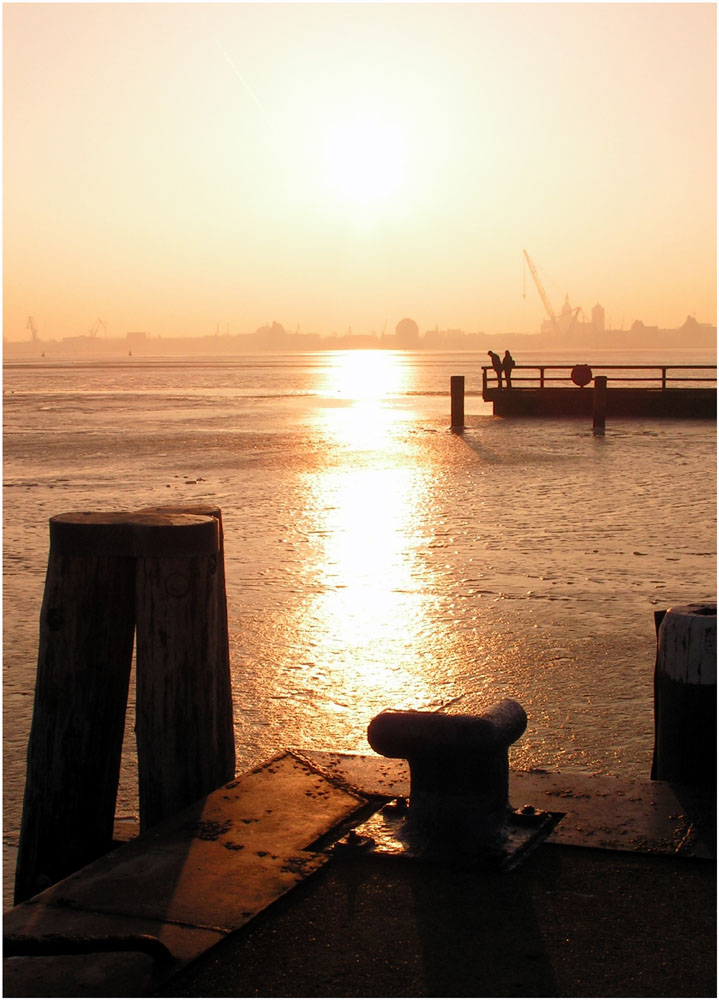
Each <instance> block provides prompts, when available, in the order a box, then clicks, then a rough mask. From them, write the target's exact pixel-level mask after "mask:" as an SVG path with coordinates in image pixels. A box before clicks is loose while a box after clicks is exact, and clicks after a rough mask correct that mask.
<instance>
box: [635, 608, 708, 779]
mask: <svg viewBox="0 0 719 1000" xmlns="http://www.w3.org/2000/svg"><path fill="white" fill-rule="evenodd" d="M716 610H717V609H716V604H689V605H686V606H684V607H676V608H670V609H669V610H668V611H667V612H666V613H665V614H664V615H663V616H662V614H661V613H657V614H656V615H655V619H656V623H657V633H658V634H657V662H656V667H655V670H654V759H653V761H652V773H651V776H652V778H654V779H658V780H661V781H676V782H679V783H681V784H685V785H700V786H703V787H705V788H710V789H713V790H714V791H716V778H717V769H716V768H717V758H716V738H717V727H716V683H717V645H716V643H717V639H716V628H717V619H716Z"/></svg>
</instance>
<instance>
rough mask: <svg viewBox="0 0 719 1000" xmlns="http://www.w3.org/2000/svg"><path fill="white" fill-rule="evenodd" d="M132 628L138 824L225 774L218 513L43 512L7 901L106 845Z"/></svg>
mask: <svg viewBox="0 0 719 1000" xmlns="http://www.w3.org/2000/svg"><path fill="white" fill-rule="evenodd" d="M135 628H136V629H137V684H138V691H137V725H136V730H137V742H138V773H139V784H140V823H141V828H142V829H146V828H147V827H148V826H152V825H153V824H154V823H156V822H158V821H159V820H161V819H164V818H165V817H167V816H168V815H170V814H172V813H175V812H177V811H178V810H179V809H181V808H183V807H184V806H185V805H188V804H189V803H190V802H193V801H195V800H196V799H198V798H201V797H202V796H204V795H206V794H208V793H209V792H211V791H214V789H215V788H217V787H219V786H220V785H223V784H225V783H226V782H227V781H229V780H231V779H232V778H233V777H234V767H235V751H234V733H233V724H232V691H231V684H230V670H229V652H228V635H227V603H226V596H225V578H224V556H223V548H222V517H221V512H220V511H219V509H217V508H215V507H201V508H198V507H195V508H189V509H188V508H184V509H182V510H177V509H174V508H164V509H156V510H149V511H141V512H136V513H110V514H97V513H86V512H82V513H71V514H61V515H58V516H57V517H53V518H51V519H50V555H49V559H48V572H47V579H46V583H45V594H44V597H43V605H42V611H41V616H40V644H39V653H38V671H37V681H36V691H35V709H34V714H33V722H32V729H31V734H30V740H29V744H28V767H27V780H26V788H25V800H24V806H23V817H22V823H21V831H20V846H19V854H18V864H17V870H16V884H15V902H16V903H18V902H22V901H23V900H25V899H28V898H29V897H30V896H32V895H35V894H36V893H37V892H39V891H41V890H42V889H44V888H46V887H47V886H48V885H52V884H53V883H54V882H57V881H58V880H59V879H61V878H64V877H65V876H67V875H69V874H71V873H72V872H74V871H77V870H78V869H79V868H82V867H84V866H85V865H86V864H88V863H90V862H91V861H93V860H95V858H97V857H99V856H100V855H102V854H103V853H105V852H106V851H107V850H109V848H110V847H111V844H112V832H113V824H114V816H115V801H116V797H117V786H118V780H119V771H120V758H121V754H122V740H123V735H124V726H125V711H126V706H127V694H128V687H129V680H130V670H131V663H132V648H133V633H134V631H135Z"/></svg>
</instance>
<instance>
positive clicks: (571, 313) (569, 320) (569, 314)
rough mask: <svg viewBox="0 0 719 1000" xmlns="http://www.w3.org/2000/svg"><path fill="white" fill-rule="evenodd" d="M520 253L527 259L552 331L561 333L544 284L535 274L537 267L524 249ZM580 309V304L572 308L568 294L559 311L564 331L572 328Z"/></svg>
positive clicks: (569, 331)
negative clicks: (564, 323) (560, 311)
mask: <svg viewBox="0 0 719 1000" xmlns="http://www.w3.org/2000/svg"><path fill="white" fill-rule="evenodd" d="M522 253H523V254H524V257H525V259H526V261H527V265H528V266H529V273H530V274H531V275H532V278H533V280H534V284H535V285H536V286H537V291H538V292H539V297H540V299H541V300H542V304H543V305H544V308H545V309H546V310H547V315H548V316H549V318H550V320H551V322H552V327H553V329H554V332H555V333H557V334H558V333H561V332H562V331H561V330H560V326H559V320H558V319H557V315H556V313H555V312H554V309H552V304H551V302H550V301H549V298H548V296H547V293H546V292H545V290H544V285H543V284H542V282H541V280H540V278H539V275H538V274H537V269H536V267H535V266H534V264H533V262H532V258H531V257H530V256H529V254H528V253H527V251H526V250H523V251H522ZM581 311H582V307H581V306H575V308H574V309H572V307H571V306H570V304H569V296H567V297H566V299H565V302H564V306H563V308H562V313H561V315H562V319H563V320H565V321H566V325H565V329H564V332H565V333H571V331H572V330H573V329H574V324H575V323H576V321H577V316H578V315H579V313H580V312H581Z"/></svg>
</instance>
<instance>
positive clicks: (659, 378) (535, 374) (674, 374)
mask: <svg viewBox="0 0 719 1000" xmlns="http://www.w3.org/2000/svg"><path fill="white" fill-rule="evenodd" d="M575 367H577V366H576V365H516V366H515V367H514V368H513V370H512V374H511V381H512V386H513V387H514V386H515V385H516V383H520V382H521V383H523V384H524V386H525V388H532V389H544V388H546V387H548V386H549V385H557V384H559V385H560V386H561V385H567V386H569V387H572V386H573V387H575V388H576V383H575V382H573V380H572V372H573V370H574V369H575ZM590 367H591V370H592V378H594V376H596V375H606V376H607V382H608V384H609V385H614V386H615V387H618V386H628V387H637V388H647V389H652V388H656V389H668V388H670V387H671V388H681V387H687V386H688V385H689V384H690V383H692V384H693V383H701V384H703V385H705V386H707V387H710V386H714V387H716V381H717V369H716V365H661V364H657V365H592V366H590ZM525 372H526V373H530V372H531V373H532V374H523V373H525ZM502 382H503V383H504V376H502ZM639 383H640V384H639ZM496 385H497V377H496V374H495V371H494V369H493V368H492V366H491V365H483V366H482V391H485V390H487V389H490V388H492V387H493V386H496Z"/></svg>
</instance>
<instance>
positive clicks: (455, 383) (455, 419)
mask: <svg viewBox="0 0 719 1000" xmlns="http://www.w3.org/2000/svg"><path fill="white" fill-rule="evenodd" d="M449 384H450V393H451V396H452V430H453V431H463V430H464V375H451V376H450V379H449Z"/></svg>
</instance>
